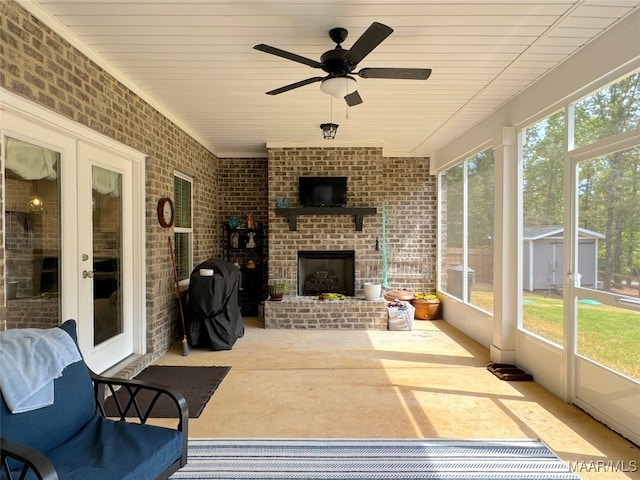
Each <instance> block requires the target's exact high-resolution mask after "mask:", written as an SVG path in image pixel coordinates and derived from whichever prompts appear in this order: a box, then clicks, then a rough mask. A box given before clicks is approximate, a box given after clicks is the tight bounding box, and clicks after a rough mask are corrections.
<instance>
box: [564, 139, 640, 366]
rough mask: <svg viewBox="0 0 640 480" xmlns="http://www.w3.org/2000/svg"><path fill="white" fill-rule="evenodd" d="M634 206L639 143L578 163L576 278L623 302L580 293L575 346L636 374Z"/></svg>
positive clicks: (638, 281) (639, 255)
mask: <svg viewBox="0 0 640 480" xmlns="http://www.w3.org/2000/svg"><path fill="white" fill-rule="evenodd" d="M639 209H640V147H635V148H631V149H629V150H625V151H621V152H615V153H612V154H609V155H606V156H603V157H599V158H594V159H591V160H588V161H585V162H581V163H580V164H579V168H578V225H579V231H578V235H579V244H578V274H577V275H576V284H577V286H580V287H582V288H586V289H592V290H599V291H601V292H608V293H611V294H613V295H615V299H618V298H622V300H623V302H625V303H620V304H619V307H615V306H606V305H603V304H601V302H599V301H598V299H596V298H581V299H580V300H579V308H578V346H577V351H578V353H579V354H580V355H583V356H585V357H588V358H591V359H594V360H596V361H598V362H601V363H603V364H605V365H606V366H609V367H611V368H614V369H616V370H618V371H620V372H623V373H626V374H628V375H630V376H633V377H634V378H640V375H638V369H639V368H640V367H639V366H640V353H639V352H640V350H639V349H638V345H639V344H640V313H638V312H637V311H633V310H629V309H626V308H625V305H629V306H630V308H633V305H634V304H635V305H637V303H636V302H638V300H637V299H639V298H640V216H639V215H638V213H637V212H638V211H639ZM598 298H600V297H598ZM612 300H613V298H612ZM636 309H637V307H636Z"/></svg>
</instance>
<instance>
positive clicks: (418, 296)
mask: <svg viewBox="0 0 640 480" xmlns="http://www.w3.org/2000/svg"><path fill="white" fill-rule="evenodd" d="M411 305H413V307H414V308H415V309H416V312H415V314H414V316H413V317H414V318H415V319H416V320H434V319H436V318H438V312H439V311H440V299H439V298H438V297H437V296H436V295H435V294H433V293H424V292H416V293H415V294H414V298H413V300H411Z"/></svg>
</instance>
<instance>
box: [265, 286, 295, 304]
mask: <svg viewBox="0 0 640 480" xmlns="http://www.w3.org/2000/svg"><path fill="white" fill-rule="evenodd" d="M292 291H293V287H292V286H291V284H290V283H289V282H285V281H280V282H276V283H274V284H272V285H269V300H271V301H273V302H280V301H282V297H283V296H284V295H286V294H287V293H291V292H292Z"/></svg>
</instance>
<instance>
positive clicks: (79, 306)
mask: <svg viewBox="0 0 640 480" xmlns="http://www.w3.org/2000/svg"><path fill="white" fill-rule="evenodd" d="M0 93H1V95H0V98H1V99H2V101H1V102H0V110H1V111H2V113H3V114H2V115H0V133H1V134H2V135H1V137H2V138H0V140H2V142H3V145H5V150H6V145H7V143H6V142H7V139H12V141H13V140H14V139H15V140H16V141H17V142H18V143H16V144H18V145H19V146H21V147H22V148H23V149H25V148H27V149H28V150H29V151H31V152H33V151H34V149H39V150H38V151H42V152H44V154H43V155H42V156H45V157H47V158H48V159H49V164H52V165H54V166H55V168H54V172H55V176H57V178H56V182H53V181H50V182H48V183H47V184H44V183H43V182H44V181H43V180H41V179H39V178H40V177H33V176H30V178H37V179H36V180H29V179H26V178H22V177H21V176H20V174H19V172H21V171H22V168H18V167H15V168H14V170H12V171H11V172H9V173H8V174H7V173H5V183H6V182H12V186H15V188H14V190H16V191H18V190H19V189H22V190H24V191H27V190H26V188H27V187H28V188H30V189H31V191H34V190H35V189H36V188H37V187H38V186H40V188H41V191H40V192H39V194H40V195H42V194H47V197H46V199H45V207H44V210H43V211H42V212H36V213H31V214H28V213H23V212H22V211H21V210H24V208H23V207H22V206H21V205H22V203H24V202H21V201H20V199H19V197H15V198H17V200H15V201H13V203H16V207H12V208H13V210H16V212H17V213H14V212H10V213H11V214H12V219H13V220H15V221H14V222H13V224H15V225H17V226H18V227H20V226H21V225H22V224H28V225H32V224H33V225H38V226H39V225H40V224H43V225H45V224H46V225H47V230H46V232H45V233H47V235H43V236H42V238H43V239H44V240H43V241H42V242H43V245H44V247H46V252H48V253H47V256H48V257H47V258H54V260H55V262H52V263H51V264H52V265H54V266H56V267H54V268H57V272H52V275H54V277H57V279H58V284H56V289H55V291H53V290H47V291H46V292H45V293H44V294H39V293H38V292H34V294H33V295H34V297H33V299H32V303H33V301H34V300H36V299H41V298H42V299H50V298H51V297H53V298H58V299H59V317H58V319H57V320H58V323H62V322H64V321H65V320H67V319H75V320H76V321H77V324H78V344H79V346H80V350H81V352H82V354H83V357H84V359H85V361H86V363H87V365H88V366H89V367H90V368H91V369H92V370H94V371H95V372H97V373H102V372H104V371H105V370H107V369H109V368H111V367H112V366H114V365H115V364H117V363H118V362H120V361H121V360H123V359H125V358H126V357H128V356H130V355H132V354H143V353H145V345H146V342H145V327H146V325H145V316H146V309H145V211H144V193H145V192H144V160H145V157H144V155H143V154H141V153H140V152H137V151H135V150H133V149H131V148H129V147H127V146H125V145H122V144H119V143H117V142H115V141H113V140H110V139H108V138H106V137H104V136H102V135H99V134H97V133H96V132H94V131H92V130H90V129H88V128H86V127H84V126H82V125H79V124H76V123H74V122H71V121H70V120H68V119H66V118H64V117H61V116H60V115H57V114H55V113H53V112H51V111H50V110H47V109H44V108H42V107H39V106H38V105H35V104H33V103H31V102H29V101H27V100H25V99H23V98H21V97H18V96H16V95H14V94H12V93H10V92H6V91H4V90H1V89H0ZM12 152H14V153H13V155H14V156H15V155H18V156H19V155H26V153H25V154H22V153H20V152H19V150H18V149H16V148H14V149H13V150H12ZM15 152H18V153H15ZM4 153H5V155H6V151H5V152H4ZM32 157H33V154H31V155H30V157H29V161H30V162H33V161H35V160H33V158H32ZM25 159H26V157H25V158H17V159H16V161H15V162H14V164H15V165H20V164H21V162H24V161H25ZM54 159H55V160H54ZM5 161H6V159H5ZM15 170H17V171H18V173H16V171H15ZM7 175H9V176H10V178H7ZM23 176H24V174H23ZM50 176H51V178H54V177H55V176H54V175H53V174H51V175H50ZM38 179H39V180H38ZM51 185H57V186H51ZM45 186H46V187H47V191H43V188H44V187H45ZM53 189H55V190H56V191H55V192H53V191H52V190H53ZM22 190H20V191H22ZM24 195H26V197H25V198H27V199H28V194H23V196H24ZM29 215H30V216H29ZM23 217H25V218H31V217H34V219H35V220H33V221H28V222H27V221H21V222H19V221H18V220H20V219H22V218H23ZM16 219H17V220H16ZM36 220H37V221H36ZM5 223H6V222H5ZM13 224H12V225H13ZM12 225H9V227H5V228H10V227H11V226H12ZM54 231H55V235H54V234H53V233H54ZM6 242H7V235H5V244H6ZM32 243H34V242H32ZM34 244H35V243H34ZM6 247H7V246H6V245H5V251H6ZM44 247H41V246H37V248H36V247H34V251H33V255H36V256H37V258H38V259H39V258H40V257H42V256H43V254H42V253H41V252H40V251H41V250H43V248H44ZM14 250H15V248H14ZM20 253H21V254H23V252H20ZM22 256H24V255H22ZM6 257H7V255H6V254H5V264H6V263H7V258H6ZM14 263H15V262H13V263H11V262H10V265H14ZM30 264H31V263H30ZM34 264H35V263H34ZM23 270H28V269H23ZM56 273H57V275H56ZM9 274H10V275H12V272H9ZM13 275H14V276H16V277H17V275H16V274H13ZM33 277H34V279H33V283H36V280H39V279H40V278H41V275H37V278H35V277H36V275H35V274H34V275H33ZM16 280H17V281H16V282H15V283H18V284H19V286H21V285H30V284H31V283H32V281H31V279H30V278H27V277H25V278H22V277H19V278H16ZM5 283H6V282H5ZM33 288H34V289H35V287H33ZM30 292H31V289H28V288H26V287H23V286H21V288H20V289H19V290H18V292H17V297H19V298H18V299H17V300H12V301H19V300H21V299H22V298H23V297H26V296H29V295H31V293H30ZM52 292H53V293H52ZM41 310H44V309H41ZM38 311H39V310H38ZM37 313H38V312H36V313H34V314H37ZM50 321H51V318H47V319H46V322H47V323H48V322H50Z"/></svg>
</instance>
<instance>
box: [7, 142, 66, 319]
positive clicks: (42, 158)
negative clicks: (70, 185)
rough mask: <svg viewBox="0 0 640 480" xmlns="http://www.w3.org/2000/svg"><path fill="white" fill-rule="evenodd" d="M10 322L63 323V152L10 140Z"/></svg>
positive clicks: (8, 303) (8, 297)
mask: <svg viewBox="0 0 640 480" xmlns="http://www.w3.org/2000/svg"><path fill="white" fill-rule="evenodd" d="M5 152H6V157H5V170H4V176H5V261H6V262H5V295H6V299H7V302H6V305H7V327H9V328H16V327H25V326H29V327H49V326H53V325H59V324H60V296H61V294H62V291H61V283H60V278H61V276H60V268H59V265H61V261H60V260H61V257H60V255H61V248H60V247H61V245H60V216H59V212H60V209H59V206H60V201H59V199H60V184H59V180H58V179H59V174H60V171H59V169H60V161H59V160H60V154H59V153H57V152H54V151H52V150H49V149H46V148H43V147H39V146H37V145H33V144H30V143H26V142H22V141H20V140H16V139H14V138H7V139H6V141H5Z"/></svg>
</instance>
